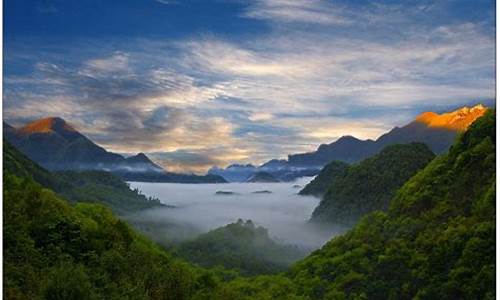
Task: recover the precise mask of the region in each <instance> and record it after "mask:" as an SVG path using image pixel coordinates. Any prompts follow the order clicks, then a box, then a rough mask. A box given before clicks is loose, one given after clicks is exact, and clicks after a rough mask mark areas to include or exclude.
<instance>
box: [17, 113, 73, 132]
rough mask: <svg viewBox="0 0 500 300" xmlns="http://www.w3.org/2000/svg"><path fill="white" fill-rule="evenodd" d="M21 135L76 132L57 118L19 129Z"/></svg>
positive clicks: (42, 120)
mask: <svg viewBox="0 0 500 300" xmlns="http://www.w3.org/2000/svg"><path fill="white" fill-rule="evenodd" d="M20 131H21V132H22V133H26V134H31V133H49V132H58V133H61V132H76V130H75V129H74V128H73V127H71V126H70V125H69V124H68V123H66V121H64V120H63V119H62V118H59V117H49V118H44V119H40V120H36V121H34V122H31V123H29V124H28V125H26V126H24V127H22V128H21V129H20Z"/></svg>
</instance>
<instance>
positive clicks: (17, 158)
mask: <svg viewBox="0 0 500 300" xmlns="http://www.w3.org/2000/svg"><path fill="white" fill-rule="evenodd" d="M3 171H4V173H8V174H12V175H16V176H18V177H22V178H31V179H33V180H35V181H36V182H38V183H40V184H41V185H42V186H43V187H45V188H49V189H52V190H54V191H55V192H56V193H58V194H59V195H61V196H64V197H65V198H67V199H68V200H70V201H71V202H92V203H101V204H105V205H107V206H109V207H110V208H112V209H113V211H115V212H116V213H118V214H120V215H125V214H130V213H133V212H137V211H140V210H143V209H149V208H154V207H164V205H162V204H161V203H160V202H159V200H158V199H154V198H150V197H149V198H148V197H146V196H144V195H143V194H141V193H140V192H139V191H138V190H131V189H130V187H129V185H128V184H127V183H126V182H124V181H123V180H122V179H121V178H120V177H118V176H116V175H113V174H111V173H109V172H105V171H81V172H77V171H53V172H50V171H48V170H46V169H44V168H42V167H40V166H39V165H38V164H36V163H35V162H33V161H32V160H30V159H29V158H28V157H26V156H25V155H24V154H22V153H21V152H19V151H18V150H17V149H16V148H15V147H14V146H12V145H11V144H9V143H8V142H6V141H4V143H3Z"/></svg>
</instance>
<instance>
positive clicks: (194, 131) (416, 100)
mask: <svg viewBox="0 0 500 300" xmlns="http://www.w3.org/2000/svg"><path fill="white" fill-rule="evenodd" d="M169 2H170V1H169ZM443 5H444V4H442V3H439V4H436V5H430V4H429V5H427V6H426V5H423V6H419V7H416V6H412V7H408V6H405V5H387V4H386V5H380V4H377V5H376V4H370V5H367V6H364V7H363V8H362V9H358V8H359V7H352V6H349V5H347V4H344V5H342V6H340V5H338V4H336V5H333V4H331V3H330V2H326V1H286V0H277V1H271V0H262V1H255V2H251V3H247V5H246V6H244V12H243V17H244V18H247V19H248V18H251V19H253V20H258V21H259V22H265V23H266V24H271V30H270V31H269V32H266V33H265V34H259V35H256V36H250V37H245V38H231V37H227V36H224V37H223V36H220V35H217V34H211V33H204V34H196V35H191V36H188V37H184V38H182V39H176V40H164V39H158V38H144V39H139V38H135V39H132V38H130V39H124V40H122V41H115V42H114V43H113V45H112V46H109V47H105V46H103V47H102V48H99V47H96V46H97V45H98V44H99V43H97V42H94V43H93V44H91V46H92V47H90V48H89V49H92V51H90V50H88V49H87V48H85V47H86V46H85V45H87V46H88V43H87V41H85V42H84V43H82V44H75V45H71V46H64V47H63V46H61V48H55V47H56V46H57V45H54V46H52V47H53V48H51V51H48V52H49V53H51V55H34V56H33V55H32V56H31V57H30V56H29V55H25V54H24V53H23V50H22V49H25V48H26V47H25V45H24V44H23V47H24V48H19V49H21V50H19V51H10V53H13V56H9V57H7V66H9V65H10V64H12V61H13V60H15V62H23V63H25V62H27V61H28V62H30V63H31V64H30V65H29V67H28V68H25V69H28V70H31V69H32V72H27V74H25V75H24V76H23V75H19V74H9V73H7V75H6V76H5V82H4V84H5V92H4V110H5V115H6V118H7V120H8V121H11V122H13V123H15V124H21V123H22V122H25V121H28V120H31V119H34V118H37V117H44V116H47V115H60V116H62V117H64V118H66V119H68V120H69V121H71V122H72V123H74V124H75V125H76V126H77V127H78V128H79V129H81V130H82V131H83V132H84V133H86V134H88V135H89V136H90V137H91V138H92V139H94V140H95V141H97V142H98V143H100V144H101V145H103V146H105V147H106V148H109V149H110V150H114V151H118V152H139V151H141V152H149V153H151V154H152V155H153V156H154V157H155V159H156V160H157V161H159V162H160V163H162V164H164V165H165V166H167V167H168V168H170V169H172V170H180V169H183V168H184V169H185V170H191V171H196V172H202V171H203V170H206V169H207V168H208V167H210V165H212V164H216V165H219V166H221V165H226V164H229V163H232V162H254V163H260V162H263V161H265V160H267V159H270V158H275V157H285V156H286V154H288V153H293V152H300V151H310V150H313V149H314V148H315V147H317V145H318V144H320V143H326V142H331V141H332V140H334V139H336V138H338V137H340V136H342V135H346V134H351V135H355V136H357V137H360V138H376V137H377V136H378V135H379V134H381V133H383V132H384V131H386V130H388V129H390V128H391V127H393V126H395V125H402V124H404V123H405V122H408V121H409V120H410V119H411V118H413V117H414V115H415V113H416V112H418V111H420V110H422V109H424V108H428V107H433V108H436V109H439V108H440V107H449V106H450V105H453V104H462V103H464V102H468V101H471V100H474V99H479V100H481V99H487V98H494V97H495V88H494V87H495V73H494V66H495V39H494V35H492V34H491V30H489V29H488V28H485V26H484V24H483V23H481V22H471V21H467V20H460V22H457V21H455V22H448V23H443V24H441V23H440V24H435V23H434V22H435V18H434V14H436V13H442V12H443V11H445V8H446V6H443ZM427 14H431V15H432V17H433V18H432V21H428V22H422V21H420V20H421V19H425V18H428V17H427ZM429 18H430V17H429ZM305 24H308V25H307V26H305ZM310 26H314V30H312V29H311V27H310ZM82 45H83V46H82ZM32 48H35V47H32ZM54 49H55V50H54ZM75 49H76V50H75ZM82 49H84V50H82ZM85 49H87V50H85ZM16 50H17V49H16ZM39 51H40V53H41V54H45V52H44V51H42V50H39ZM79 51H80V52H79ZM82 51H83V53H84V54H85V55H82V54H81V53H82ZM54 53H56V54H57V53H68V54H67V55H66V56H63V57H61V56H59V55H56V54H54ZM7 69H8V67H7ZM42 103H43V105H41V104H42ZM373 111H377V114H374V113H371V112H373ZM396 115H397V117H395V116H396Z"/></svg>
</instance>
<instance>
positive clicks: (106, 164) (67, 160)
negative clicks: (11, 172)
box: [3, 117, 226, 183]
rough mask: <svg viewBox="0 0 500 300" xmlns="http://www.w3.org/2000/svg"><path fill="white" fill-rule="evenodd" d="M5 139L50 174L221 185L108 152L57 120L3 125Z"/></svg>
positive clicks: (212, 177) (142, 157) (218, 179)
mask: <svg viewBox="0 0 500 300" xmlns="http://www.w3.org/2000/svg"><path fill="white" fill-rule="evenodd" d="M3 132H4V137H5V138H6V139H7V140H8V141H9V142H10V143H11V144H12V145H13V146H14V147H15V148H17V149H18V150H20V151H21V152H22V153H23V154H25V155H26V156H28V157H29V158H30V159H32V160H33V161H35V162H36V163H38V164H40V165H41V166H42V167H44V168H46V169H48V170H51V171H63V170H76V171H85V170H104V171H109V172H112V173H114V174H116V175H118V176H120V177H122V178H123V179H125V180H128V181H147V182H180V183H215V182H218V183H223V182H226V181H225V180H224V179H223V178H222V177H219V176H216V175H208V176H207V175H206V176H199V175H191V174H178V173H172V172H167V171H166V170H164V169H163V168H162V167H161V166H159V165H158V164H156V163H154V162H153V161H152V160H151V159H150V158H149V157H147V156H146V155H145V154H144V153H138V154H137V155H134V156H131V157H127V158H125V157H123V156H122V155H120V154H117V153H113V152H110V151H107V150H106V149H104V148H103V147H101V146H99V145H97V144H95V143H94V142H93V141H91V140H90V139H89V138H87V137H86V136H85V135H83V134H81V133H80V132H78V131H77V130H76V129H75V128H74V127H73V126H71V125H70V124H69V123H67V122H66V121H65V120H64V119H62V118H60V117H48V118H43V119H39V120H35V121H33V122H30V123H28V124H26V125H25V126H22V127H20V128H15V127H13V126H11V125H9V124H7V123H6V122H3Z"/></svg>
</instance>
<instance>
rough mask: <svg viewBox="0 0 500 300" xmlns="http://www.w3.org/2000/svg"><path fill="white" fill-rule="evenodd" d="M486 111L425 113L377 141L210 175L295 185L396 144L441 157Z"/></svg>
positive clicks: (346, 142) (326, 147)
mask: <svg viewBox="0 0 500 300" xmlns="http://www.w3.org/2000/svg"><path fill="white" fill-rule="evenodd" d="M486 110H487V107H485V106H483V105H481V104H479V105H476V106H474V107H471V108H469V107H462V108H460V109H458V110H456V111H453V112H447V113H443V114H437V113H434V112H425V113H422V114H420V115H419V116H417V117H416V118H415V120H414V121H412V122H410V123H409V124H407V125H405V126H403V127H395V128H393V129H392V130H390V131H389V132H387V133H385V134H383V135H381V136H380V137H379V138H378V139H376V140H360V139H358V138H356V137H353V136H350V135H346V136H342V137H340V138H339V139H338V140H336V141H335V142H332V143H330V144H322V145H320V146H319V147H318V149H317V150H316V151H314V152H309V153H299V154H291V155H289V156H288V159H272V160H269V161H268V162H266V163H264V164H262V165H261V166H258V167H254V166H253V165H239V164H234V165H231V166H229V167H227V168H225V169H221V168H217V167H213V168H212V169H210V171H209V173H210V174H215V175H220V176H222V177H224V178H225V179H226V180H227V181H229V182H243V181H245V179H246V178H248V176H250V175H251V174H254V173H257V172H260V171H264V172H267V173H269V174H271V175H273V176H274V177H275V178H277V179H279V180H280V181H293V180H295V179H296V178H298V177H303V176H315V175H317V174H318V173H319V172H320V170H321V169H322V168H323V167H324V166H325V165H327V164H328V163H330V162H332V161H341V162H345V163H355V162H359V161H361V160H363V159H365V158H367V157H370V156H372V155H375V154H377V153H378V152H380V150H382V149H383V148H384V147H386V146H388V145H393V144H408V143H412V142H418V143H424V144H426V145H427V146H428V147H429V148H430V149H431V150H432V151H433V152H434V153H437V154H440V153H443V152H446V151H447V150H448V148H449V147H450V145H451V144H452V143H453V141H454V140H455V139H456V137H457V134H458V133H460V132H462V131H464V130H466V129H467V128H468V126H469V125H470V124H471V123H472V122H473V121H474V120H476V119H477V118H479V117H480V116H482V115H483V114H484V113H485V112H486ZM248 166H251V168H249V167H248ZM245 176H246V177H245ZM320 189H321V188H320ZM315 192H316V191H315ZM323 192H324V191H323ZM305 193H308V191H307V190H306V191H305Z"/></svg>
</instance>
